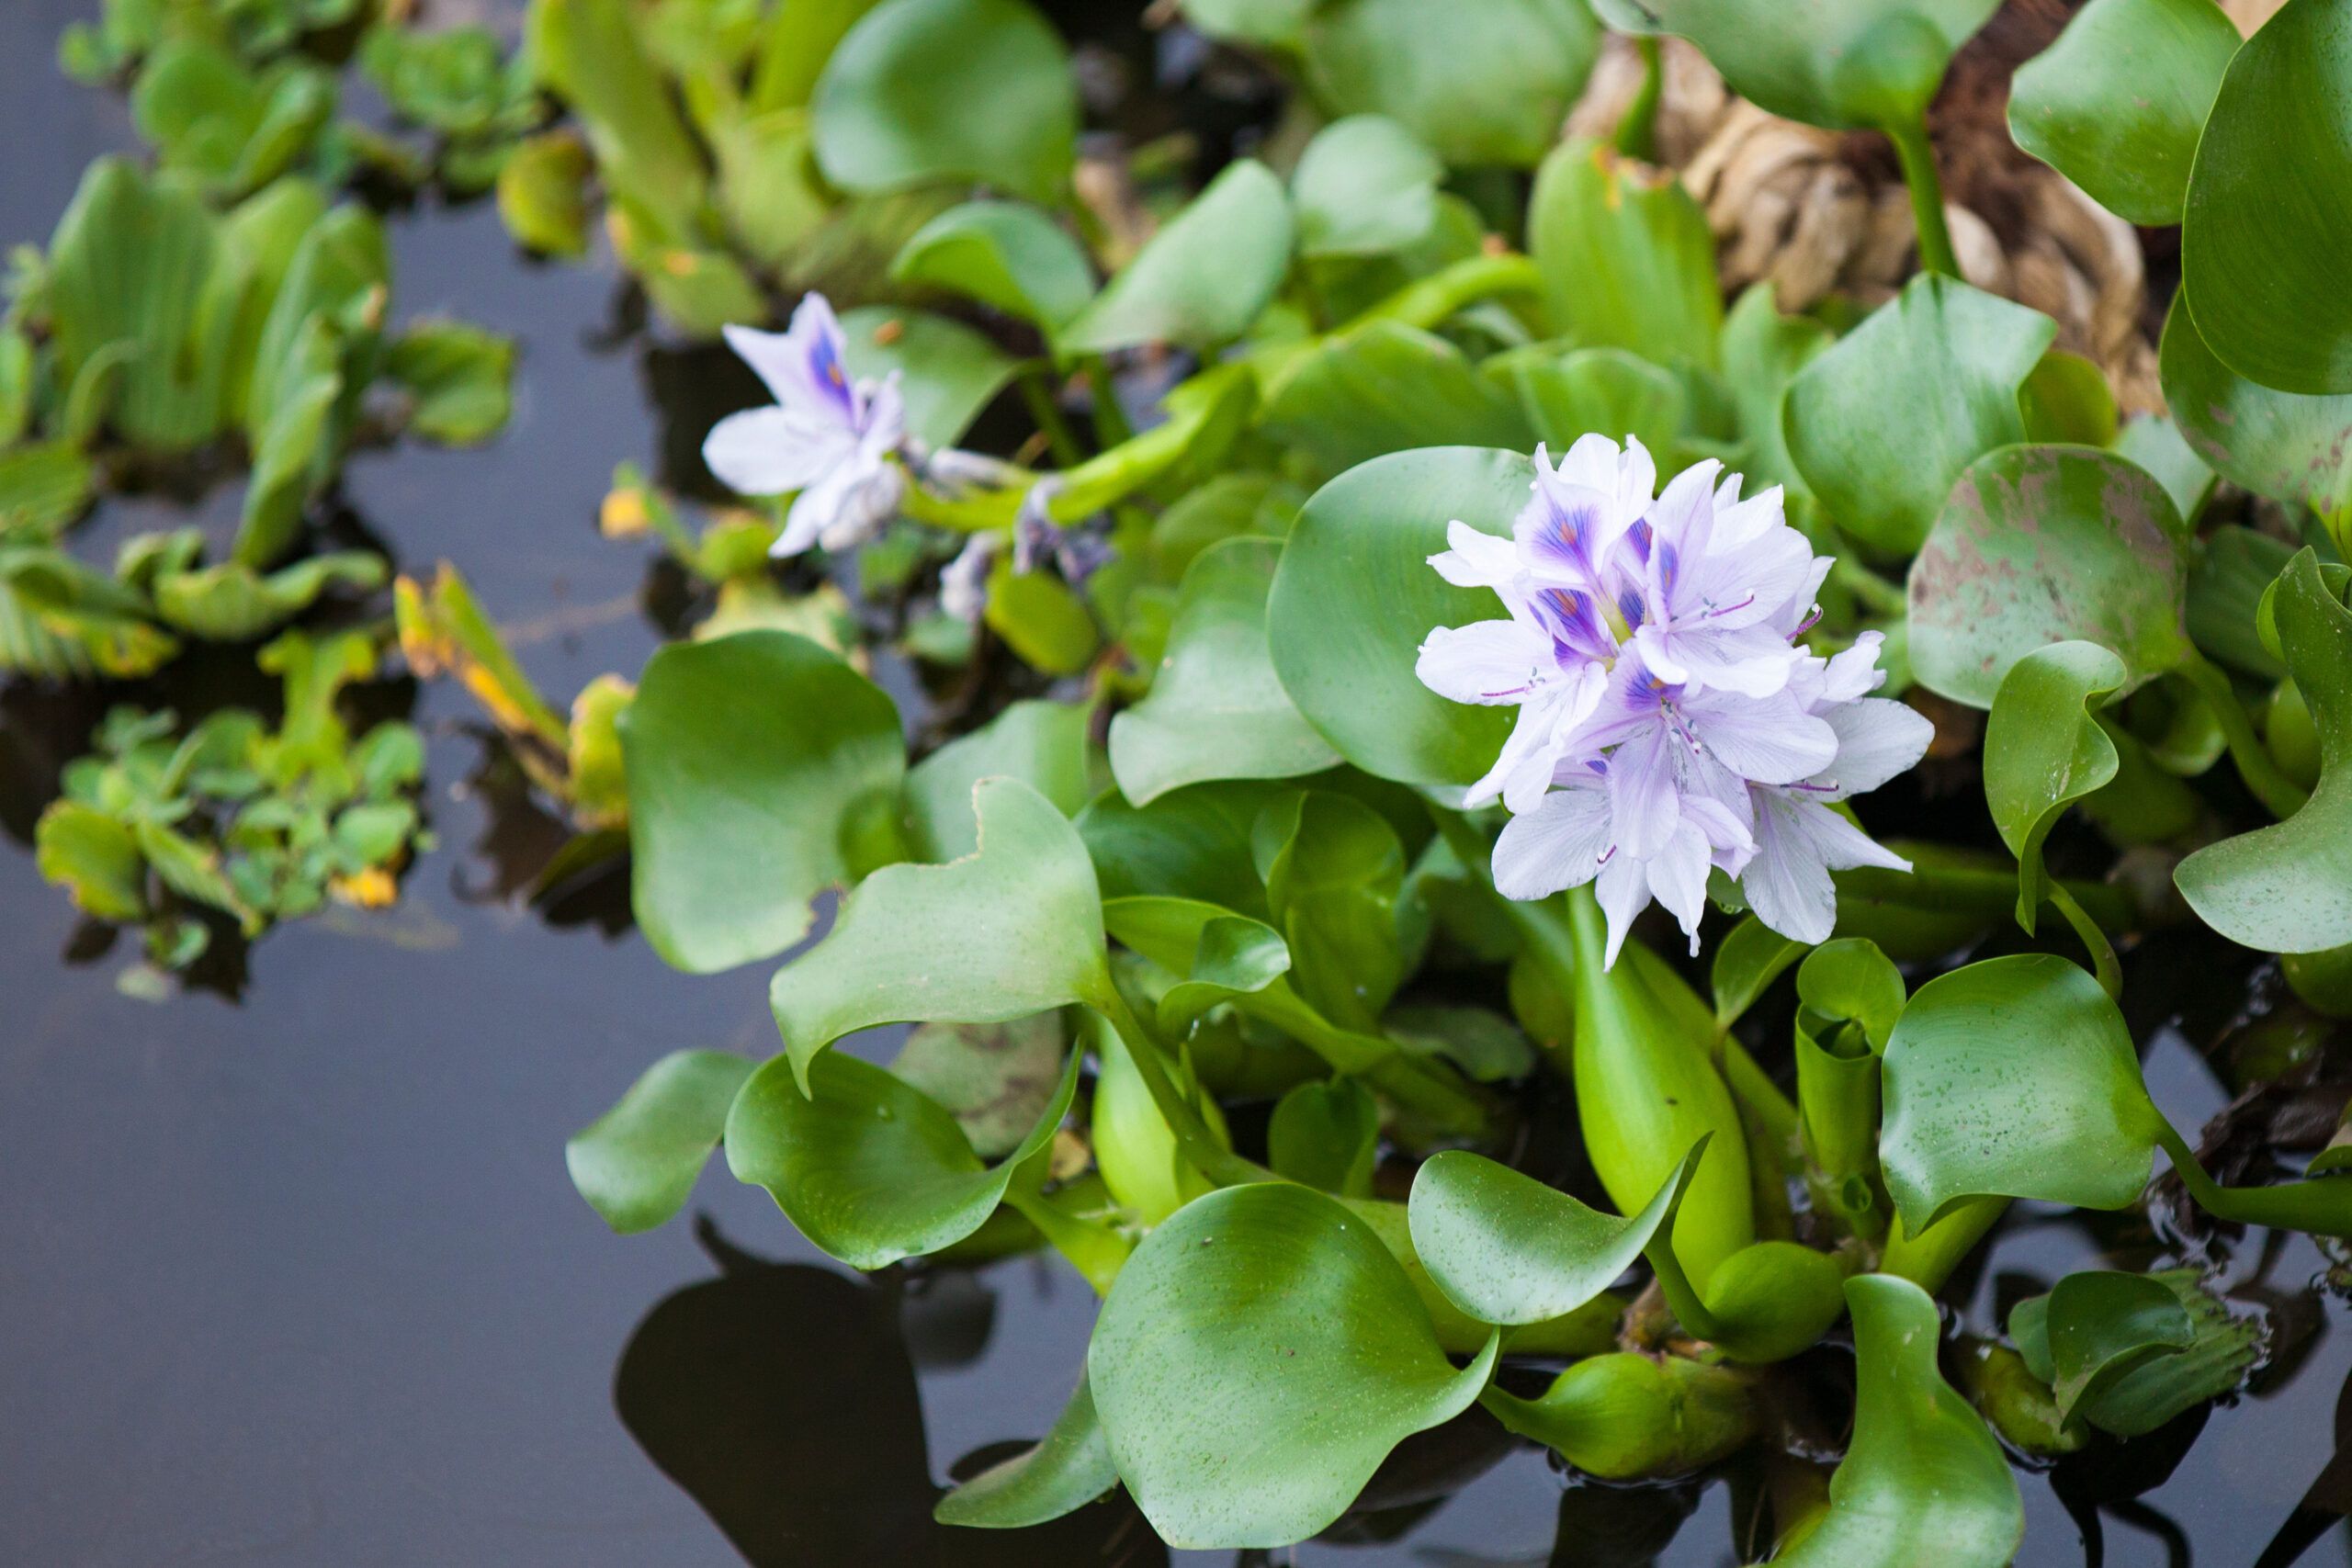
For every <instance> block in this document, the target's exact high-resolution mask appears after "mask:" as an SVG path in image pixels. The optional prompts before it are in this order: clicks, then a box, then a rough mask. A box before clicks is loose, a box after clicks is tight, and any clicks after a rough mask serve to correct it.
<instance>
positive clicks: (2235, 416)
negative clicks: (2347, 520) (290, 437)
mask: <svg viewBox="0 0 2352 1568" xmlns="http://www.w3.org/2000/svg"><path fill="white" fill-rule="evenodd" d="M2159 367H2160V370H2161V373H2162V376H2163V379H2164V389H2165V403H2166V404H2167V405H2169V406H2170V408H2171V410H2172V415H2173V418H2174V419H2176V420H2177V421H2179V423H2180V433H2181V434H2182V435H2183V436H2184V437H2185V438H2186V439H2187V440H2188V445H2189V446H2190V447H2191V448H2193V449H2194V450H2195V451H2196V453H2197V455H2198V456H2199V457H2201V458H2203V459H2204V460H2205V462H2206V463H2207V465H2208V466H2210V467H2211V468H2212V470H2213V471H2214V472H2215V473H2217V474H2219V475H2221V476H2222V478H2223V479H2228V480H2229V481H2230V482H2231V483H2232V484H2235V485H2242V486H2244V487H2245V489H2247V490H2250V491H2254V492H2255V493H2256V495H2267V496H2270V497H2273V498H2274V499H2276V500H2278V501H2284V502H2301V503H2302V504H2304V505H2306V506H2309V507H2310V508H2311V509H2312V511H2314V512H2317V513H2321V514H2322V515H2323V516H2326V515H2334V516H2339V517H2340V516H2342V515H2344V514H2345V513H2346V512H2347V511H2352V392H2339V393H2334V394H2329V395H2326V396H2310V395H2305V394H2302V393H2298V392H2281V391H2278V390H2277V389H2274V388H2270V387H2265V386H2263V385H2261V384H2260V383H2258V382H2255V381H2249V380H2247V379H2246V378H2245V377H2243V376H2241V375H2239V374H2238V373H2237V372H2236V371H2234V370H2233V369H2231V368H2230V367H2228V366H2226V365H2224V364H2222V362H2221V360H2220V359H2218V358H2217V357H2215V356H2214V354H2213V351H2212V349H2211V348H2210V347H2208V346H2207V345H2206V342H2205V339H2204V337H2203V336H2202V335H2201V334H2200V333H2199V332H2198V330H2197V321H2196V320H2195V318H2193V317H2192V316H2191V315H2190V314H2189V312H2188V305H2187V303H2186V302H2185V301H2184V300H2182V299H2175V300H2174V301H2173V306H2172V313H2171V314H2169V315H2168V316H2166V317H2165V338H2164V346H2163V349H2162V351H2161V353H2160V355H2159Z"/></svg>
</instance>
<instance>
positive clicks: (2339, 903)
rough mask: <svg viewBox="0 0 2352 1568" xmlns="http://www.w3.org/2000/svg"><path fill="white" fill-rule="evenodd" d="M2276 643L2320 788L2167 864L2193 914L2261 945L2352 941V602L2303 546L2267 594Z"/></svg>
mask: <svg viewBox="0 0 2352 1568" xmlns="http://www.w3.org/2000/svg"><path fill="white" fill-rule="evenodd" d="M2272 615H2273V617H2274V619H2275V620H2276V622H2277V625H2278V644H2279V650H2280V652H2281V653H2283V654H2284V655H2285V657H2286V662H2287V668H2288V669H2289V670H2290V671H2291V672H2292V673H2293V675H2294V678H2295V685H2296V688H2297V689H2298V690H2299V691H2301V693H2302V696H2303V701H2304V702H2305V703H2306V704H2308V705H2309V706H2310V708H2311V713H2312V722H2313V725H2314V728H2316V729H2317V732H2318V735H2319V748H2320V778H2319V784H2318V787H2316V788H2315V789H2313V790H2312V797H2311V800H2310V802H2309V803H2308V804H2306V805H2305V806H2304V807H2303V808H2302V809H2301V810H2300V811H2298V812H2296V813H2295V814H2294V815H2293V816H2292V817H2290V818H2287V820H2286V821H2284V822H2281V823H2279V824H2278V825H2277V826H2276V827H2271V828H2263V829H2257V830H2256V831H2254V832H2251V833H2242V834H2240V835H2239V836H2238V837H2236V838H2234V839H2227V840H2223V841H2222V842H2221V843H2218V844H2212V845H2209V846H2208V847H2206V848H2204V849H2201V850H2199V851H2198V852H2196V853H2195V854H2193V855H2190V856H2189V857H2188V859H2187V860H2184V861H2182V862H2181V863H2180V864H2179V866H2178V867H2177V868H2176V870H2175V871H2174V873H2173V880H2174V881H2175V882H2176V883H2177V885H2178V886H2179V887H2180V891H2181V895H2182V897H2186V898H2187V899H2188V904H2189V908H2193V909H2195V910H2196V911H2197V914H2198V917H2199V919H2202V920H2204V922H2205V923H2206V924H2207V925H2209V926H2211V927H2212V928H2213V929H2214V930H2215V931H2220V932H2221V933H2222V935H2223V936H2226V937H2228V938H2229V939H2230V940H2231V941H2233V942H2244V943H2245V945H2246V946H2248V947H2253V948H2259V949H2261V950H2262V951H2264V952H2266V953H2317V952H2320V951H2321V950H2323V949H2325V948H2332V947H2341V946H2343V945H2344V944H2345V943H2346V942H2352V611H2347V610H2346V608H2345V607H2344V605H2343V604H2340V603H2338V602H2337V600H2336V597H2335V594H2334V593H2332V592H2329V591H2328V585H2327V581H2326V580H2325V578H2324V576H2323V575H2322V574H2321V570H2320V565H2319V559H2318V558H2317V557H2316V556H2315V555H2313V554H2312V552H2311V551H2310V550H2305V551H2303V552H2302V554H2301V555H2300V556H2298V557H2296V558H2295V559H2294V560H2293V561H2292V562H2290V564H2289V565H2288V568H2287V570H2286V572H2285V574H2284V575H2283V576H2281V577H2280V578H2279V580H2278V589H2277V591H2276V592H2275V593H2274V595H2273V604H2272Z"/></svg>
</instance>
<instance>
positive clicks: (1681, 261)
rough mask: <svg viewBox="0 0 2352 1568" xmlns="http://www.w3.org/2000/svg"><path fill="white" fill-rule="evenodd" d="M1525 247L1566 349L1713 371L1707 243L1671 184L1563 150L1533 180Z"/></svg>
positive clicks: (1689, 203) (1686, 195) (1590, 149)
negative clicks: (1612, 350) (1625, 353)
mask: <svg viewBox="0 0 2352 1568" xmlns="http://www.w3.org/2000/svg"><path fill="white" fill-rule="evenodd" d="M1527 246H1528V253H1529V254H1531V255H1532V257H1533V258H1534V260H1535V265H1536V266H1537V267H1538V268H1539V269H1541V271H1542V273H1543V275H1544V305H1545V308H1546V310H1548V311H1549V313H1550V315H1551V318H1552V324H1553V325H1554V326H1555V328H1556V329H1557V330H1559V331H1560V332H1562V333H1566V335H1567V336H1568V337H1569V338H1570V339H1571V340H1573V341H1574V342H1576V343H1577V344H1583V345H1587V346H1594V345H1599V346H1611V347H1617V348H1628V349H1632V350H1633V351H1634V352H1635V353H1637V354H1640V355H1645V356H1646V357H1648V358H1651V359H1654V360H1665V361H1669V362H1670V361H1673V360H1676V359H1687V360H1690V361H1691V362H1693V363H1695V364H1699V365H1707V366H1712V365H1713V364H1714V363H1715V362H1716V346H1715V338H1716V334H1717V333H1719V332H1720V331H1721V329H1722V327H1723V318H1724V302H1723V294H1722V291H1721V290H1720V289H1719V288H1717V286H1716V283H1715V239H1714V234H1713V231H1711V230H1710V229H1709V228H1708V227H1707V215H1706V214H1705V213H1704V212H1702V211H1701V210H1700V208H1699V204H1698V203H1697V202H1696V201H1693V200H1692V199H1691V193H1690V192H1688V191H1686V190H1684V189H1683V188H1682V185H1681V182H1680V181H1679V180H1678V179H1676V178H1675V177H1674V176H1673V175H1668V174H1662V173H1660V172H1658V171H1657V170H1653V169H1651V168H1649V167H1648V166H1647V165H1645V164H1634V163H1631V162H1628V161H1626V160H1624V159H1622V158H1620V157H1619V156H1618V155H1617V153H1616V152H1614V151H1613V150H1612V149H1611V148H1610V147H1609V146H1608V145H1607V144H1606V143H1605V142H1600V141H1591V140H1589V139H1578V140H1576V141H1564V142H1562V143H1561V144H1560V145H1559V146H1558V147H1556V148H1555V149H1553V151H1552V152H1551V155H1550V156H1548V157H1546V158H1545V159H1544V167H1543V169H1542V171H1541V172H1540V173H1538V174H1537V175H1536V176H1535V193H1534V195H1533V197H1532V198H1531V199H1530V202H1529V205H1528V209H1527ZM1579 434H1581V433H1579ZM1621 434H1622V433H1621Z"/></svg>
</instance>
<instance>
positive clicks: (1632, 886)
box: [1592, 852, 1650, 969]
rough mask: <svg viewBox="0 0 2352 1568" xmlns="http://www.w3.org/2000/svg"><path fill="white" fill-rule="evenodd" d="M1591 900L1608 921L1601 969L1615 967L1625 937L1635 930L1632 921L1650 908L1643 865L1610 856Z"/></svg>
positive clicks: (1602, 869) (1648, 882) (1621, 855)
mask: <svg viewBox="0 0 2352 1568" xmlns="http://www.w3.org/2000/svg"><path fill="white" fill-rule="evenodd" d="M1592 891H1593V896H1594V897H1597V898H1598V899H1600V912H1601V913H1602V914H1603V915H1605V916H1607V917H1608V919H1609V951H1608V952H1607V953H1604V954H1603V955H1602V956H1601V960H1600V966H1601V967H1602V968H1603V969H1613V968H1615V967H1616V966H1617V953H1618V951H1619V950H1620V949H1621V948H1623V946H1624V945H1625V934H1626V933H1627V932H1628V931H1632V930H1633V929H1634V918H1635V917H1636V916H1638V915H1639V914H1640V913H1641V912H1642V911H1643V910H1644V909H1646V908H1649V906H1650V879H1649V875H1648V874H1647V873H1646V872H1645V870H1644V869H1643V866H1642V863H1641V862H1640V861H1637V860H1635V859H1634V857H1633V856H1631V855H1629V854H1624V853H1622V852H1621V853H1618V854H1613V855H1611V856H1610V857H1609V863H1607V864H1606V865H1604V866H1602V867H1601V868H1600V876H1599V877H1598V878H1597V879H1595V881H1594V883H1593V886H1592Z"/></svg>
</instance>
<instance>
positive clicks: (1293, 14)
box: [1184, 0, 1316, 51]
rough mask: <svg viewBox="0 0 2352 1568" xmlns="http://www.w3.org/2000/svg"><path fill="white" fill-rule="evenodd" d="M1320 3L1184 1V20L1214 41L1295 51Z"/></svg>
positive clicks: (1304, 0) (1310, 0) (1289, 0)
mask: <svg viewBox="0 0 2352 1568" xmlns="http://www.w3.org/2000/svg"><path fill="white" fill-rule="evenodd" d="M1315 4H1316V0H1184V17H1185V20H1187V21H1189V22H1191V23H1192V24H1193V26H1194V27H1196V28H1200V29H1201V31H1203V32H1204V33H1206V34H1207V35H1208V36H1209V37H1211V38H1214V39H1229V40H1231V41H1232V42H1235V43H1247V44H1259V45H1262V46H1271V47H1273V48H1279V49H1287V50H1291V51H1296V50H1297V49H1298V47H1299V41H1300V39H1301V38H1302V37H1303V36H1304V32H1305V29H1306V18H1307V16H1308V15H1309V14H1310V13H1311V12H1312V11H1313V10H1314V9H1315Z"/></svg>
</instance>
